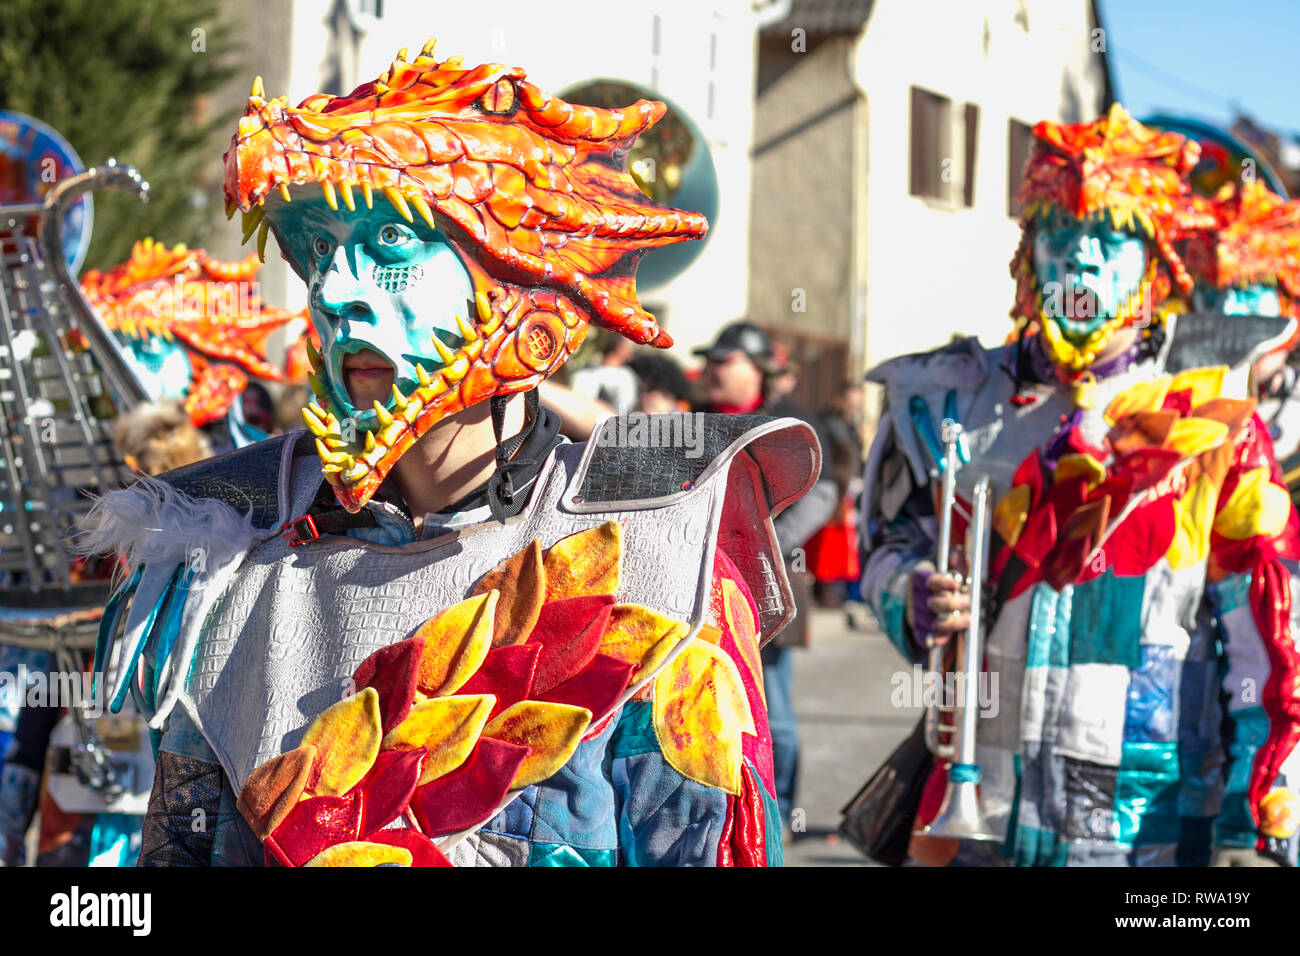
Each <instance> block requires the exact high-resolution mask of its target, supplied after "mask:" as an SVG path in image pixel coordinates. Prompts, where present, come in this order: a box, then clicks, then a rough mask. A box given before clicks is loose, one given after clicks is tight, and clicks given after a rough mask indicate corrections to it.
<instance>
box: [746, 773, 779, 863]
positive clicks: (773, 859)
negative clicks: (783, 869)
mask: <svg viewBox="0 0 1300 956" xmlns="http://www.w3.org/2000/svg"><path fill="white" fill-rule="evenodd" d="M745 763H746V764H748V766H749V772H750V773H751V774H753V775H754V782H755V783H757V784H758V793H759V796H760V797H761V798H762V800H763V836H764V843H765V848H766V850H767V865H768V866H785V845H784V843H783V842H782V837H783V836H784V829H783V828H782V826H781V810H780V808H779V807H777V805H776V800H774V799H773V798H772V797H771V796H770V795H769V794H768V792H767V787H765V786H763V781H762V780H761V779H759V776H758V771H757V770H755V769H754V765H753V763H751V762H750V761H748V760H746V761H745Z"/></svg>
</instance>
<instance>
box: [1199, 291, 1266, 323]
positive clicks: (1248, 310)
mask: <svg viewBox="0 0 1300 956" xmlns="http://www.w3.org/2000/svg"><path fill="white" fill-rule="evenodd" d="M1192 306H1193V308H1195V309H1196V311H1198V312H1218V313H1221V314H1222V315H1266V316H1270V317H1273V318H1276V317H1277V316H1280V315H1281V314H1282V299H1281V298H1280V297H1279V296H1278V294H1277V289H1276V288H1274V287H1273V286H1271V285H1263V284H1256V285H1250V286H1246V287H1245V288H1237V287H1236V286H1230V287H1228V288H1227V289H1215V288H1213V287H1202V286H1197V287H1196V289H1195V290H1194V291H1193V292H1192Z"/></svg>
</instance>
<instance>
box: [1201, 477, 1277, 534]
mask: <svg viewBox="0 0 1300 956" xmlns="http://www.w3.org/2000/svg"><path fill="white" fill-rule="evenodd" d="M1290 515H1291V496H1290V495H1288V494H1287V493H1286V489H1285V488H1279V487H1278V486H1277V485H1275V484H1273V482H1272V481H1270V480H1269V471H1268V469H1267V468H1263V467H1261V468H1252V469H1251V470H1250V471H1248V472H1246V473H1245V474H1244V475H1242V476H1241V480H1240V481H1238V482H1237V487H1236V488H1234V489H1233V490H1232V497H1231V498H1229V499H1228V503H1227V504H1226V505H1224V507H1223V510H1222V511H1220V512H1219V516H1218V517H1217V518H1215V519H1214V530H1215V531H1217V532H1219V534H1221V535H1223V536H1224V537H1225V538H1231V539H1232V540H1233V541H1242V540H1244V539H1246V538H1252V537H1254V536H1255V535H1257V534H1262V535H1265V536H1268V535H1275V534H1277V533H1278V532H1279V531H1281V530H1282V529H1283V528H1285V527H1286V522H1287V518H1289V517H1290Z"/></svg>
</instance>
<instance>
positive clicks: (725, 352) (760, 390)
mask: <svg viewBox="0 0 1300 956" xmlns="http://www.w3.org/2000/svg"><path fill="white" fill-rule="evenodd" d="M695 354H696V355H700V356H703V358H704V360H705V363H706V364H705V366H704V372H703V373H702V374H701V375H700V379H699V385H700V386H701V389H702V392H703V395H704V403H703V405H702V406H701V407H700V408H699V409H697V410H698V411H705V412H722V413H726V414H734V415H772V416H777V417H790V418H798V419H801V420H802V421H805V422H807V423H808V424H809V425H811V426H812V428H813V430H814V431H815V432H816V433H817V440H818V441H819V442H820V443H821V446H822V448H823V449H826V448H828V447H830V440H829V439H828V438H827V437H826V432H825V429H824V428H823V427H822V424H821V422H820V421H819V420H818V419H817V418H816V417H815V416H814V415H812V414H810V413H809V412H807V411H805V410H804V409H803V408H801V407H800V406H799V405H797V404H795V403H794V402H793V401H792V400H791V399H790V398H789V397H788V395H787V394H778V395H773V394H772V393H771V391H770V388H769V386H770V385H771V383H772V381H773V379H774V378H776V377H778V376H792V375H793V370H792V369H789V368H788V367H787V368H784V369H783V368H781V367H780V366H779V365H778V364H777V362H776V358H775V354H774V352H773V348H772V342H771V340H770V339H769V338H768V336H767V333H765V332H764V331H763V330H762V329H760V328H758V327H757V326H756V325H753V324H751V323H749V322H737V323H734V324H732V325H729V326H727V327H726V328H724V329H723V330H722V331H721V332H720V333H718V338H717V340H716V341H715V342H714V343H713V344H712V345H710V346H708V347H707V348H703V349H696V350H695ZM835 501H836V494H835V483H834V482H833V481H832V480H831V478H830V473H829V471H828V469H826V467H825V461H824V459H823V467H822V474H821V477H820V479H819V480H818V481H817V483H816V484H815V485H814V486H813V487H812V489H811V490H810V491H809V492H808V494H806V495H804V496H803V497H802V498H801V499H799V500H798V501H797V502H795V503H794V504H793V505H791V506H790V507H789V508H787V509H786V510H785V511H783V512H781V514H780V515H778V516H777V518H776V519H775V522H774V523H775V526H776V536H777V540H778V541H779V542H780V545H781V552H782V555H783V556H784V558H785V563H786V573H787V575H788V576H789V578H790V586H791V588H792V590H793V591H794V595H795V610H796V616H795V618H794V620H792V621H791V622H790V623H789V624H788V625H786V627H785V628H784V629H783V630H782V631H781V632H780V633H779V634H777V635H776V637H775V638H774V639H773V640H772V641H771V643H769V644H768V645H767V646H766V647H764V648H763V652H762V653H763V684H764V687H765V688H766V695H767V716H768V724H769V726H770V727H771V731H772V760H773V765H774V766H773V770H774V776H775V781H776V800H777V803H778V804H779V805H780V808H781V819H782V820H783V821H784V822H785V823H786V825H787V826H788V825H789V823H790V812H791V810H792V809H793V807H794V795H795V787H796V785H797V781H798V776H799V727H798V724H797V723H796V721H795V715H794V702H793V690H794V665H793V658H792V656H791V650H792V649H793V648H794V647H803V646H807V644H808V623H809V619H808V614H807V611H808V608H809V605H810V604H811V600H812V585H811V582H810V577H811V576H810V575H809V574H808V573H807V570H806V568H807V561H806V558H805V555H804V553H803V550H802V549H803V546H804V543H805V542H806V541H807V540H808V539H809V538H810V537H812V535H813V533H814V532H815V531H816V530H817V529H818V528H820V527H821V526H822V525H824V524H825V523H826V519H827V518H829V517H830V516H831V512H833V511H834V510H835Z"/></svg>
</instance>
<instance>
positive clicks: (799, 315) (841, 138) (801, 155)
mask: <svg viewBox="0 0 1300 956" xmlns="http://www.w3.org/2000/svg"><path fill="white" fill-rule="evenodd" d="M798 45H799V44H798V41H797V39H796V38H794V37H792V36H791V35H790V34H789V33H786V32H782V33H781V34H779V35H775V36H767V37H764V38H763V40H762V42H761V43H760V46H759V50H760V56H759V59H760V64H761V65H760V73H759V92H758V99H757V105H756V108H755V113H754V149H753V157H754V172H753V176H754V191H753V199H752V205H751V212H750V215H751V231H750V237H751V238H750V250H749V262H750V276H751V278H750V289H749V314H750V316H751V317H752V318H753V319H754V321H756V322H758V323H760V324H763V325H775V326H780V327H784V328H788V329H790V330H791V331H794V332H798V333H800V334H803V335H811V336H818V337H826V338H838V339H847V338H848V334H849V326H850V321H849V318H850V313H851V300H852V284H853V260H852V252H853V248H852V247H853V202H852V192H851V187H852V182H853V162H854V153H853V137H854V123H855V120H856V118H857V113H858V99H859V94H858V92H857V89H856V88H855V87H854V85H853V81H852V76H851V73H850V67H851V66H852V60H851V54H852V52H853V45H854V38H853V37H850V36H838V37H831V38H829V39H825V40H814V41H812V42H811V43H809V44H808V48H807V49H806V50H804V51H802V52H800V51H798V50H797V49H792V46H796V47H797V46H798Z"/></svg>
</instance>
